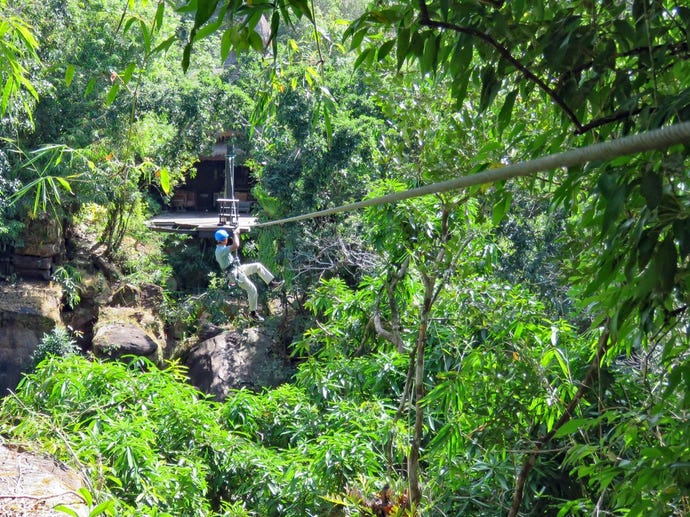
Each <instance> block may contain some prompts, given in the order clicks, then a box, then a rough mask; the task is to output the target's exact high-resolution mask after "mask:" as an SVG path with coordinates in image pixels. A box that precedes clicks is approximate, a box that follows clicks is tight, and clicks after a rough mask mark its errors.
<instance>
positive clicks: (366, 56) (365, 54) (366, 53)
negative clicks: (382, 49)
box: [354, 47, 374, 69]
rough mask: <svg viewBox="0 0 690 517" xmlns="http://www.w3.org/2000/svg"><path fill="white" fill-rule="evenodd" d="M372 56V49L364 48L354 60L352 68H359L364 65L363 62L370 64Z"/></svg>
mask: <svg viewBox="0 0 690 517" xmlns="http://www.w3.org/2000/svg"><path fill="white" fill-rule="evenodd" d="M373 56H374V49H373V48H371V47H367V48H365V49H364V50H363V51H362V53H361V54H360V55H359V56H358V57H357V59H356V60H355V64H354V68H355V69H357V68H359V67H360V66H361V65H362V63H364V62H365V61H367V62H369V63H371V60H372V58H373Z"/></svg>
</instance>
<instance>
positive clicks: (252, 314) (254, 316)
mask: <svg viewBox="0 0 690 517" xmlns="http://www.w3.org/2000/svg"><path fill="white" fill-rule="evenodd" d="M249 317H250V318H251V319H253V320H254V321H263V320H264V319H263V318H262V317H261V314H259V313H258V312H256V311H252V312H250V313H249Z"/></svg>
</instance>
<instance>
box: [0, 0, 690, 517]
mask: <svg viewBox="0 0 690 517" xmlns="http://www.w3.org/2000/svg"><path fill="white" fill-rule="evenodd" d="M0 8H1V9H2V10H1V11H0V27H1V28H2V31H1V32H2V35H3V37H2V39H1V40H0V79H1V83H0V84H1V85H2V87H3V89H2V91H3V95H2V98H1V103H2V104H1V105H0V109H1V113H2V121H1V122H0V127H1V128H2V135H3V140H2V143H1V147H0V158H1V160H0V173H1V175H0V194H1V195H0V245H2V246H12V245H13V244H14V243H15V241H16V239H17V238H18V236H19V235H20V232H21V228H22V222H23V221H25V220H26V218H27V217H45V216H46V214H47V216H49V217H56V218H59V219H60V220H62V221H64V224H65V225H66V226H80V227H82V228H87V229H88V231H89V232H92V234H93V235H94V236H95V237H96V238H98V240H99V242H100V243H101V245H102V246H103V248H104V249H105V250H107V252H108V254H109V256H110V257H111V259H112V260H113V261H115V262H117V263H119V264H120V266H121V267H122V269H123V271H124V272H125V273H126V274H128V275H129V278H130V280H131V281H149V282H150V281H153V282H156V283H158V284H160V285H161V286H163V287H165V288H166V289H167V292H166V297H167V301H166V307H165V311H166V315H167V317H168V318H169V319H170V320H171V321H185V322H187V323H188V324H189V325H191V326H193V325H194V321H195V317H196V314H197V313H196V312H195V311H198V307H195V306H194V304H193V303H190V302H189V300H190V299H191V298H190V295H191V294H192V293H197V292H198V291H199V290H203V289H206V288H209V286H211V287H210V288H216V287H217V280H216V279H215V277H214V273H213V268H212V265H209V264H206V263H203V262H202V260H201V258H200V257H199V256H198V247H195V246H193V245H192V244H191V243H189V242H188V241H185V240H184V239H181V238H179V237H178V238H175V237H168V238H166V239H161V238H160V236H158V235H156V236H152V235H150V234H149V233H147V232H146V230H145V226H144V224H143V223H144V221H145V219H146V218H147V217H148V216H150V215H151V214H153V213H155V212H156V211H157V210H158V209H159V207H158V206H157V203H156V202H155V196H152V192H158V193H159V194H160V195H161V196H163V197H165V196H170V195H171V194H172V192H173V191H174V188H175V186H176V185H179V184H180V183H181V182H182V181H183V178H184V175H185V173H186V172H187V171H188V170H189V169H190V167H191V165H192V164H193V162H194V161H195V160H196V158H197V157H198V156H200V155H202V154H203V153H204V152H205V150H207V148H208V146H210V145H211V144H212V137H211V136H212V135H214V134H215V133H216V132H218V131H220V130H225V129H228V128H233V129H234V130H236V131H238V132H239V133H240V134H241V135H242V136H241V137H239V139H240V140H239V141H238V142H237V144H238V146H240V147H241V148H242V149H245V150H246V155H245V156H243V157H242V161H243V163H245V164H247V165H249V166H250V167H251V168H252V170H253V171H254V173H255V175H256V180H257V186H256V187H255V189H254V194H255V196H256V197H257V199H258V200H259V202H260V205H261V210H260V212H259V213H258V216H259V217H260V219H262V220H264V221H270V220H275V219H278V218H281V217H284V216H291V215H296V214H303V213H308V212H311V211H314V210H323V209H326V208H330V207H336V206H339V205H343V204H346V203H351V202H354V201H358V200H361V199H363V198H367V197H375V196H380V195H383V194H386V193H390V192H397V191H403V190H406V189H410V188H414V187H417V186H420V185H425V184H430V183H433V182H438V181H442V180H446V179H449V178H452V177H457V176H463V175H471V174H475V173H478V172H480V171H484V170H487V169H492V168H497V167H501V166H504V165H507V164H510V163H517V162H519V161H523V160H529V159H532V158H536V157H540V156H544V155H547V154H551V153H556V152H560V151H564V150H568V149H572V148H576V147H584V146H586V145H588V144H592V143H596V142H605V141H608V140H611V139H614V138H618V137H622V136H625V135H631V134H637V133H642V132H644V131H647V130H651V129H655V128H660V127H663V126H667V125H670V124H674V123H679V122H682V121H684V120H687V119H688V118H690V49H689V48H688V47H689V44H690V8H688V7H687V6H686V5H684V3H683V2H680V1H676V0H620V1H618V0H611V1H602V0H594V1H589V2H585V1H578V0H558V1H556V0H534V1H530V2H527V1H524V0H514V1H509V2H506V1H503V0H465V1H460V0H450V1H443V0H440V1H439V0H420V1H419V2H407V1H405V0H381V1H376V2H372V3H371V4H366V3H364V2H363V1H362V2H360V1H358V0H349V1H345V2H335V1H330V0H313V1H311V2H307V1H306V0H277V1H276V2H275V3H257V2H252V1H246V2H245V1H242V0H227V1H219V0H189V1H184V0H180V1H176V0H160V1H152V0H149V1H145V0H128V1H127V0H121V1H113V0H100V1H98V0H67V1H63V0H59V1H58V0H43V1H41V2H39V1H36V0H22V1H19V0H16V1H13V0H0ZM262 27H263V31H264V33H263V34H264V37H262V35H261V34H260V33H259V32H257V31H256V30H255V29H257V28H262ZM688 165H689V156H688V147H687V146H686V145H675V146H671V147H668V148H665V149H662V150H658V151H654V152H645V153H637V154H632V155H627V156H620V157H618V158H615V159H612V160H608V161H605V162H601V161H599V162H592V163H587V164H585V165H583V166H580V167H569V168H560V169H557V170H553V171H550V172H545V173H539V174H534V175H531V176H529V177H527V178H521V179H515V180H511V181H501V182H498V183H492V184H484V185H481V186H476V187H472V188H469V189H464V190H461V191H455V192H446V193H442V194H434V195H427V196H423V197H417V198H414V199H410V200H407V201H404V202H399V203H391V204H384V205H379V206H374V207H371V208H366V209H363V210H358V211H353V212H348V213H346V214H340V215H335V216H329V217H327V218H320V219H313V220H308V221H304V222H300V223H296V224H287V225H283V226H269V227H266V228H262V229H256V230H253V231H252V235H251V242H252V243H253V244H254V245H255V246H251V245H249V247H248V248H247V249H248V252H249V253H250V254H253V256H256V257H258V258H260V259H261V260H262V261H263V262H264V263H265V264H266V265H268V266H269V267H270V268H272V269H274V270H276V271H279V272H280V274H281V275H283V276H284V277H285V278H286V279H287V288H288V292H289V294H290V297H291V298H290V299H291V300H293V302H292V303H293V309H294V310H295V311H297V313H298V314H299V317H298V318H296V320H295V326H296V327H295V330H294V334H295V336H296V337H295V339H294V340H293V341H292V342H291V343H290V344H289V351H290V353H291V354H292V355H293V357H294V358H295V360H297V361H299V369H298V373H297V374H296V375H295V377H294V381H293V382H292V383H290V384H289V385H284V386H281V387H279V388H277V389H272V390H266V391H264V392H262V393H252V392H249V391H246V390H241V391H238V392H237V393H235V394H234V395H233V396H232V397H230V398H229V399H228V400H227V401H225V402H222V403H220V402H214V401H212V400H209V399H207V398H206V397H204V396H203V395H202V394H200V393H198V392H196V391H195V390H194V389H192V388H191V387H189V386H188V385H186V384H185V382H184V372H183V370H182V368H181V367H180V366H179V365H177V364H171V366H170V368H169V369H167V370H164V371H161V370H158V369H156V368H154V367H151V366H150V365H146V364H142V362H138V363H136V364H132V365H129V366H127V365H122V364H118V363H98V362H90V361H87V360H86V359H84V358H82V357H80V356H79V355H78V354H66V355H64V357H61V356H59V355H50V356H49V357H47V359H46V360H44V361H42V362H40V363H39V364H38V365H37V366H36V368H35V370H34V371H33V372H32V373H31V374H30V375H28V377H26V379H25V380H24V381H23V382H22V384H21V386H20V388H19V389H18V391H17V393H16V395H15V396H11V397H9V396H8V397H5V398H4V399H3V403H2V409H1V412H0V423H1V432H2V435H3V437H5V438H6V439H8V440H22V441H25V442H32V443H38V444H40V446H41V447H42V449H43V450H44V451H46V452H49V453H51V454H54V455H56V456H57V457H59V458H61V459H63V460H64V461H67V462H68V463H70V464H72V465H76V466H78V467H79V468H81V469H82V470H83V471H84V472H86V473H87V474H88V475H89V480H90V487H91V489H90V495H91V497H92V498H93V499H92V501H93V512H92V513H93V515H98V514H107V515H151V516H154V515H156V516H162V515H172V516H193V515H198V516H207V515H218V516H221V515H224V516H249V515H256V516H272V515H275V516H278V515H280V516H305V515H313V516H317V515H323V516H325V515H399V516H402V515H429V516H446V515H447V516H456V515H471V516H496V515H511V516H517V515H553V516H566V515H567V516H571V515H583V516H584V515H627V516H636V515H640V516H668V515H687V514H688V513H690V500H689V499H688V497H689V496H690V433H689V432H688V429H689V427H688V409H689V408H690V396H689V394H690V356H689V354H688V345H689V344H690V343H689V341H690V332H688V330H689V329H690V319H689V315H688V302H689V295H690V292H689V290H690V269H689V262H688V256H689V254H690V196H689V195H688V194H689V193H688V192H687V186H688ZM132 242H137V243H139V244H141V243H144V244H145V249H146V250H147V253H141V252H137V251H135V250H141V249H142V248H141V247H137V248H134V247H133V246H132ZM171 251H174V252H171ZM173 278H175V279H177V281H178V283H177V286H178V288H177V289H173V288H172V287H171V286H172V285H174V284H173V283H172V282H171V279H173ZM63 280H65V279H63ZM67 280H69V278H68V279H67ZM73 280H74V279H73ZM214 282H216V283H214ZM214 286H215V287H214ZM75 290H76V291H78V285H77V286H76V287H74V286H73V292H74V291H75ZM47 339H52V340H54V341H55V340H57V341H59V342H60V343H61V344H62V345H69V343H70V340H71V337H70V336H69V335H68V334H65V333H62V334H60V335H58V336H47ZM60 343H58V344H60ZM56 348H60V347H56ZM65 348H66V349H69V347H68V346H63V347H62V349H65Z"/></svg>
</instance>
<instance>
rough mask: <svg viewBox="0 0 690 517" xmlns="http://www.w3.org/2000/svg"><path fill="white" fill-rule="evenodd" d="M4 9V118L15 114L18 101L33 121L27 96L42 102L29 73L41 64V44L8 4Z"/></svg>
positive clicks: (0, 20)
mask: <svg viewBox="0 0 690 517" xmlns="http://www.w3.org/2000/svg"><path fill="white" fill-rule="evenodd" d="M0 8H1V9H0V34H2V39H0V55H1V56H2V59H0V84H2V96H1V97H0V117H4V116H5V114H6V113H7V112H8V110H9V111H15V105H14V101H16V100H18V101H19V103H21V105H22V107H23V111H24V113H25V114H26V115H28V117H29V119H31V116H32V111H33V106H32V105H31V104H30V102H29V99H28V98H26V95H25V94H27V93H28V94H29V95H30V96H31V97H33V98H34V100H36V99H38V94H37V92H36V89H35V87H34V85H33V83H32V81H31V75H30V73H29V69H30V68H31V67H33V66H35V65H36V63H37V62H38V53H37V50H38V47H39V44H38V41H37V39H36V35H35V34H34V32H33V30H32V27H31V26H30V25H29V24H28V23H27V21H26V20H24V19H22V18H21V17H19V16H17V15H16V14H15V13H14V11H13V9H11V8H10V7H8V5H7V0H2V1H0Z"/></svg>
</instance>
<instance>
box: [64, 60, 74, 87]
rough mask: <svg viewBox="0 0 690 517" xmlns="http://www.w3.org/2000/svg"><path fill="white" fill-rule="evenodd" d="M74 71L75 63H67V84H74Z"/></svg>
mask: <svg viewBox="0 0 690 517" xmlns="http://www.w3.org/2000/svg"><path fill="white" fill-rule="evenodd" d="M74 72H75V68H74V65H72V64H69V65H67V69H66V70H65V84H66V85H67V86H70V85H71V84H72V81H73V80H74Z"/></svg>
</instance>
